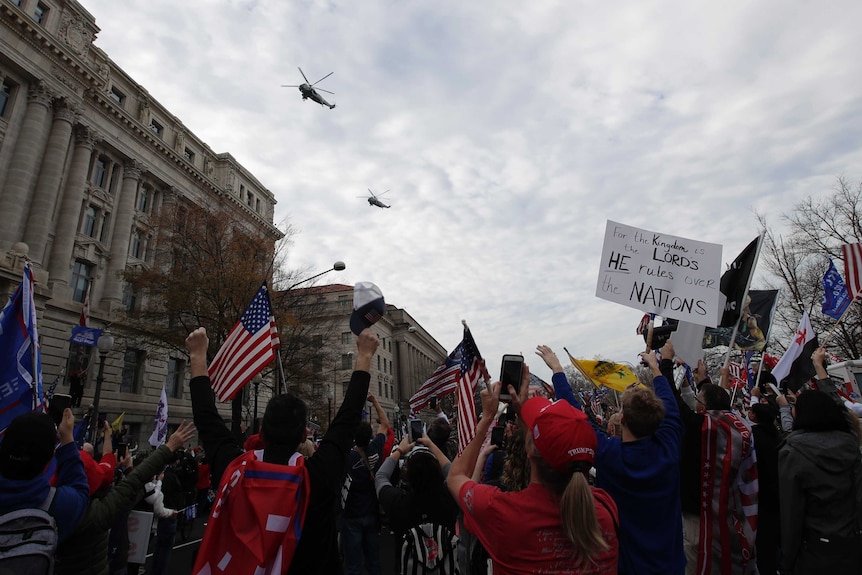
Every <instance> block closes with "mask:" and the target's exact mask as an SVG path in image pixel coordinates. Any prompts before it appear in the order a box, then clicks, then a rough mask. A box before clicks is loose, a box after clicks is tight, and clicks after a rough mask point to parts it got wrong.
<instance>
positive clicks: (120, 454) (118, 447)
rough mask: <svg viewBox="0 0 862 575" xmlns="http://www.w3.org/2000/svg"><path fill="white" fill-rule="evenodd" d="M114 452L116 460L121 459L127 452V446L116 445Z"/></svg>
mask: <svg viewBox="0 0 862 575" xmlns="http://www.w3.org/2000/svg"><path fill="white" fill-rule="evenodd" d="M114 451H116V452H117V459H122V458H124V457H125V456H126V455H128V452H129V445H128V444H127V443H118V444H116V445H115V446H114Z"/></svg>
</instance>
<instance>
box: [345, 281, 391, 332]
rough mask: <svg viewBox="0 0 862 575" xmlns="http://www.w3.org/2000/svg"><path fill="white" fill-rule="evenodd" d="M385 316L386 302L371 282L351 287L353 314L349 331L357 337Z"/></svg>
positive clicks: (378, 289) (358, 283)
mask: <svg viewBox="0 0 862 575" xmlns="http://www.w3.org/2000/svg"><path fill="white" fill-rule="evenodd" d="M385 314H386V302H385V301H383V293H382V292H381V291H380V288H379V287H377V286H376V285H374V284H373V283H371V282H357V284H356V285H355V286H354V287H353V313H352V314H350V331H352V332H353V333H355V334H356V335H359V334H360V333H362V330H363V329H365V328H368V327H371V326H372V325H374V324H375V323H377V321H378V320H379V319H380V318H381V317H383V316H384V315H385Z"/></svg>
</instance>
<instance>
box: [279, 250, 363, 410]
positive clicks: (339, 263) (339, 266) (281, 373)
mask: <svg viewBox="0 0 862 575" xmlns="http://www.w3.org/2000/svg"><path fill="white" fill-rule="evenodd" d="M345 269H347V265H345V263H344V262H343V261H340V260H339V261H337V262H335V263H334V264H332V267H331V268H329V269H328V270H323V271H322V272H320V273H319V274H314V275H313V276H311V277H307V278H305V279H304V280H300V281H298V282H296V283H294V284H293V285H290V286H288V287H287V289H284V290H282V291H281V293H282V297H281V301H284V296H285V295H286V294H288V293H289V292H290V290H292V289H293V288H295V287H296V286H298V285H300V284H304V283H306V282H310V281H311V280H314V279H317V278H319V277H320V276H322V275H324V274H328V273H329V272H331V271H336V272H340V271H343V270H345ZM276 360H277V363H278V377H276V380H275V394H276V395H281V383H282V381H283V380H284V368H283V367H282V365H281V351H280V348H279V351H278V352H276ZM284 383H285V386H286V385H287V382H284Z"/></svg>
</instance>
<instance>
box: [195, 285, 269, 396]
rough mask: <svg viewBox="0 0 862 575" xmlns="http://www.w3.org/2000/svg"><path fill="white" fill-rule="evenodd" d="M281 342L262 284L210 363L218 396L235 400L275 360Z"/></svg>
mask: <svg viewBox="0 0 862 575" xmlns="http://www.w3.org/2000/svg"><path fill="white" fill-rule="evenodd" d="M279 345H280V344H279V340H278V330H277V329H276V326H275V318H274V317H273V315H272V306H271V305H270V302H269V292H268V291H267V289H266V285H262V286H261V287H260V289H259V290H258V291H257V294H255V296H254V298H253V299H252V300H251V304H249V306H248V308H247V309H246V310H245V312H244V313H243V314H242V317H240V320H239V321H238V322H237V323H236V325H235V326H233V329H232V330H231V332H230V334H228V336H227V339H226V340H225V342H224V344H223V345H222V346H221V348H220V349H219V350H218V353H216V356H215V357H214V358H213V361H212V363H211V364H210V367H209V376H210V380H212V387H213V391H214V392H215V395H216V398H217V399H218V400H219V401H222V402H224V401H229V400H231V399H233V397H234V396H235V395H236V394H237V392H238V391H239V390H240V389H242V388H243V387H244V386H245V385H246V384H247V383H248V382H249V381H251V378H252V377H254V376H255V375H257V374H258V373H260V371H261V370H262V369H263V368H264V367H266V366H267V365H269V363H270V362H271V361H272V360H273V359H275V357H276V355H277V353H276V350H277V349H278V348H279Z"/></svg>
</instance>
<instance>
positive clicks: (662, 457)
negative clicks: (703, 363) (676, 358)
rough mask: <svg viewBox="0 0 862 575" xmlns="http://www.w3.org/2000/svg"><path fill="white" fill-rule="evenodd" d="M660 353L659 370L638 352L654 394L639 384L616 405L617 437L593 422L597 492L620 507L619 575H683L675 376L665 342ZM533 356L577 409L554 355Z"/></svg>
mask: <svg viewBox="0 0 862 575" xmlns="http://www.w3.org/2000/svg"><path fill="white" fill-rule="evenodd" d="M660 353H661V357H662V365H661V368H660V367H659V360H658V358H657V356H656V353H655V352H650V353H643V354H641V357H642V358H643V360H644V361H645V362H646V364H647V365H648V366H649V368H650V371H651V372H652V375H653V387H654V388H655V391H653V390H651V389H649V388H647V387H645V386H641V385H637V386H633V387H630V388H629V389H628V390H626V392H625V393H623V395H622V397H621V399H620V404H621V411H620V414H621V415H620V424H621V426H622V438H620V437H614V436H612V435H611V436H609V435H608V434H607V433H605V432H604V431H603V430H602V429H601V428H600V427H598V426H597V425H596V423H595V422H594V421H592V420H591V423H592V425H593V428H594V429H595V430H596V435H597V436H598V449H597V450H596V463H595V468H596V487H600V488H602V489H604V490H605V491H607V492H608V493H609V494H610V495H611V497H613V499H614V501H615V502H616V504H617V508H618V509H619V514H620V525H619V527H620V532H619V540H620V559H619V572H620V573H621V574H625V575H631V574H634V573H636V574H637V575H648V574H656V575H658V574H661V575H682V574H683V573H685V552H684V550H683V537H682V507H681V504H680V498H679V461H680V444H681V442H682V437H683V432H684V428H683V424H682V420H681V419H680V416H679V408H678V407H677V403H676V398H675V397H674V395H673V392H672V391H671V388H670V383H669V381H668V377H667V374H668V373H670V374H672V373H673V362H672V359H673V345H672V344H671V343H670V342H668V343H666V344H665V345H664V347H662V349H661V351H660ZM536 355H538V356H539V357H541V358H542V359H543V360H544V361H545V364H547V366H548V367H549V368H550V369H551V371H553V372H554V374H553V376H552V378H551V381H552V382H553V384H554V394H555V395H556V397H557V399H559V400H565V401H568V402H569V403H571V404H572V405H574V406H575V407H576V408H578V409H581V404H580V402H579V401H578V399H577V397H576V396H575V394H574V392H573V391H572V388H571V386H570V385H569V382H568V381H567V380H566V375H565V373H564V372H563V367H562V365H560V361H559V359H557V356H556V354H554V352H553V351H552V350H551V348H549V347H548V346H546V345H540V346H538V347H537V348H536ZM663 373H664V375H663Z"/></svg>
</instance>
